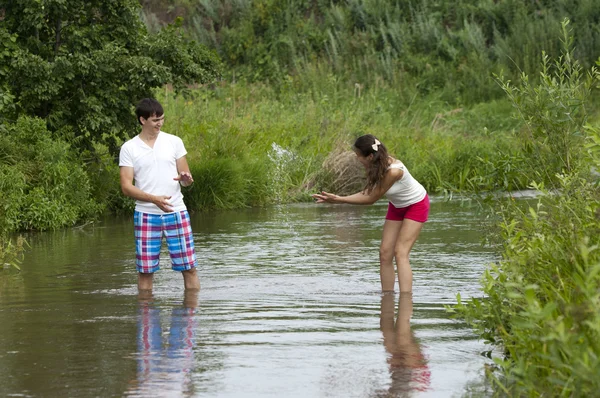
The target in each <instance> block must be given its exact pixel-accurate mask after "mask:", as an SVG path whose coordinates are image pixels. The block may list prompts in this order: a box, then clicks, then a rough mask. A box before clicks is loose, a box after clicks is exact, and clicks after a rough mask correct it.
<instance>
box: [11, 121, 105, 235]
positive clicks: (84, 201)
mask: <svg viewBox="0 0 600 398" xmlns="http://www.w3.org/2000/svg"><path fill="white" fill-rule="evenodd" d="M0 147H1V148H2V149H1V151H2V155H3V156H2V158H1V160H0V190H1V194H2V195H3V197H5V198H8V199H9V200H8V201H6V202H4V218H3V220H2V221H1V224H2V227H3V229H4V230H5V231H8V232H12V231H16V230H29V229H35V230H47V229H56V228H61V227H66V226H72V225H74V224H75V223H77V222H78V221H80V220H85V219H88V218H93V217H94V216H96V215H97V214H98V213H99V212H100V211H101V210H102V206H101V205H100V204H98V203H97V202H96V201H95V200H94V199H93V198H92V195H91V183H90V180H89V177H88V175H87V173H86V172H85V170H84V168H83V166H82V163H81V160H80V159H79V158H78V157H77V156H75V155H74V154H73V152H72V150H71V148H70V146H69V145H68V144H67V143H66V142H64V141H61V140H56V139H53V138H52V137H51V134H50V132H49V131H48V130H47V129H46V124H45V123H44V121H43V120H41V119H34V118H29V117H20V118H19V119H18V120H17V122H16V123H15V124H11V125H5V126H4V127H3V128H2V129H0Z"/></svg>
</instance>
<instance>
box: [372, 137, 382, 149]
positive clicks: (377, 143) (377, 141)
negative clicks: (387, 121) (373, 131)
mask: <svg viewBox="0 0 600 398" xmlns="http://www.w3.org/2000/svg"><path fill="white" fill-rule="evenodd" d="M379 145H381V142H379V140H378V139H377V138H375V143H374V144H373V145H371V148H373V150H374V151H375V152H377V151H378V150H379Z"/></svg>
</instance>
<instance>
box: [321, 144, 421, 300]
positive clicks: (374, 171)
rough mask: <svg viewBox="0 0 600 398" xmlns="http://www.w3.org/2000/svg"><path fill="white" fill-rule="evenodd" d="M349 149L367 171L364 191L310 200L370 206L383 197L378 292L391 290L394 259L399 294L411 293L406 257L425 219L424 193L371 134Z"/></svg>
mask: <svg viewBox="0 0 600 398" xmlns="http://www.w3.org/2000/svg"><path fill="white" fill-rule="evenodd" d="M353 149H354V152H356V156H357V158H358V161H359V162H360V163H362V165H363V166H365V169H366V170H367V184H366V186H365V188H364V190H363V191H361V192H358V193H355V194H353V195H349V196H338V195H335V194H332V193H328V192H321V193H318V194H314V195H313V197H314V198H315V199H316V200H317V203H348V204H355V205H370V204H373V203H375V202H376V201H378V200H379V199H380V198H381V197H382V196H384V195H385V196H386V197H387V199H388V200H389V204H388V211H387V215H386V217H385V223H384V225H383V236H382V239H381V246H380V249H379V266H380V277H381V289H382V290H383V291H384V292H385V291H393V290H394V284H395V278H394V258H395V259H396V265H397V267H398V284H399V286H400V292H401V293H408V292H412V279H413V277H412V270H411V268H410V263H409V255H410V250H411V249H412V247H413V245H414V243H415V241H416V240H417V238H418V236H419V233H420V232H421V228H422V227H423V223H424V222H425V221H427V217H428V215H429V196H428V195H427V191H426V190H425V188H423V186H422V185H421V184H419V182H418V181H417V180H415V179H414V178H413V177H412V176H411V175H410V173H409V172H408V170H407V168H406V167H405V166H404V164H403V163H402V162H401V161H399V160H397V159H394V158H393V157H391V156H390V155H389V154H388V151H387V149H386V148H385V146H384V145H383V144H382V143H381V142H380V141H379V140H378V139H377V138H375V137H374V136H372V135H371V134H367V135H363V136H361V137H359V138H358V139H357V140H356V142H355V143H354V148H353Z"/></svg>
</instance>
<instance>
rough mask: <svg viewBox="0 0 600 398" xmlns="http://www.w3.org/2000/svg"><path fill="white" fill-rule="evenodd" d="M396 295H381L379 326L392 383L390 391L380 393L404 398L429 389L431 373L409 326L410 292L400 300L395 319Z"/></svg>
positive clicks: (411, 303)
mask: <svg viewBox="0 0 600 398" xmlns="http://www.w3.org/2000/svg"><path fill="white" fill-rule="evenodd" d="M394 303H395V301H394V295H393V294H384V295H383V296H382V297H381V313H380V322H379V324H380V329H381V333H382V335H383V345H384V347H385V350H386V351H387V353H388V357H387V362H388V369H389V372H390V376H391V382H390V385H389V389H388V390H387V392H386V393H385V394H383V395H380V396H386V397H405V396H410V395H412V394H411V393H413V392H424V391H427V390H429V387H430V379H431V372H430V370H429V366H428V363H427V359H426V358H425V356H424V355H423V352H422V350H421V346H420V345H419V343H418V342H417V341H416V339H415V336H414V333H413V331H412V330H411V327H410V318H411V317H412V312H413V301H412V295H411V294H401V295H400V297H399V299H398V316H397V318H396V320H395V322H394V309H395V308H394Z"/></svg>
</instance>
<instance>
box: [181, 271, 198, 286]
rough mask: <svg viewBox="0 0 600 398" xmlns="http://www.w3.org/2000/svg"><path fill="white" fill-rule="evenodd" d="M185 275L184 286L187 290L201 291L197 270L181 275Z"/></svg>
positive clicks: (184, 272)
mask: <svg viewBox="0 0 600 398" xmlns="http://www.w3.org/2000/svg"><path fill="white" fill-rule="evenodd" d="M181 274H182V275H183V286H184V288H185V290H200V279H199V278H198V272H197V270H196V268H192V269H190V270H187V271H183V272H182V273H181Z"/></svg>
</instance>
